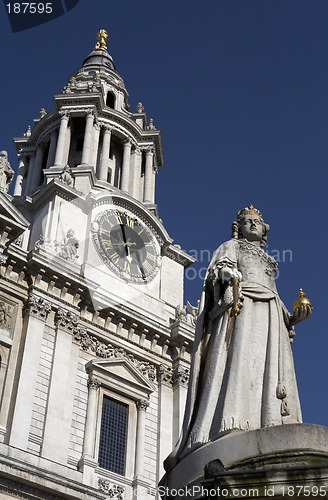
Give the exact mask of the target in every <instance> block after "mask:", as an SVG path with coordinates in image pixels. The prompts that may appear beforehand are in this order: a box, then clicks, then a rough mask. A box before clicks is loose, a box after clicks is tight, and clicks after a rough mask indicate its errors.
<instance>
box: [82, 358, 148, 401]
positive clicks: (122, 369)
mask: <svg viewBox="0 0 328 500" xmlns="http://www.w3.org/2000/svg"><path fill="white" fill-rule="evenodd" d="M86 371H87V373H88V374H89V375H90V376H94V377H95V378H96V379H97V380H98V381H99V382H100V384H101V386H102V387H107V388H109V389H112V390H114V391H115V392H118V393H121V394H122V395H126V394H127V393H128V394H129V395H130V397H132V398H133V399H135V400H137V399H139V398H145V397H148V396H149V395H150V394H151V393H152V392H153V391H154V390H155V387H154V385H153V384H152V383H151V382H150V381H149V380H148V379H147V378H146V377H145V376H144V375H143V374H142V372H141V371H140V370H139V369H138V368H137V367H136V366H135V365H134V364H133V363H132V362H131V361H130V360H128V359H127V358H123V357H121V358H111V359H102V360H91V361H89V362H88V363H87V364H86Z"/></svg>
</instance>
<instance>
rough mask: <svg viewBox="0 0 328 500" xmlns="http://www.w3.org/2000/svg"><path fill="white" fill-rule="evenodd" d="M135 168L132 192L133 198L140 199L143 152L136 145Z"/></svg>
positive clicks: (134, 154)
mask: <svg viewBox="0 0 328 500" xmlns="http://www.w3.org/2000/svg"><path fill="white" fill-rule="evenodd" d="M133 156H134V168H133V185H132V189H131V194H132V196H133V198H136V199H137V200H139V201H142V200H140V180H141V161H142V153H141V150H140V148H138V147H136V148H135V150H134V152H133Z"/></svg>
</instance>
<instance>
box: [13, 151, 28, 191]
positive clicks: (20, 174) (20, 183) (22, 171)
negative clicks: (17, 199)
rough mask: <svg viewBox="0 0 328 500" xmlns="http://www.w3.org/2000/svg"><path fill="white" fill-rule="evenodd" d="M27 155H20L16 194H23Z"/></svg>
mask: <svg viewBox="0 0 328 500" xmlns="http://www.w3.org/2000/svg"><path fill="white" fill-rule="evenodd" d="M25 162H26V157H25V156H24V155H22V154H20V155H19V163H18V172H17V178H16V184H15V189H14V196H21V195H22V188H23V181H24V176H25V172H26V165H25Z"/></svg>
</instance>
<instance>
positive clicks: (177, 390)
mask: <svg viewBox="0 0 328 500" xmlns="http://www.w3.org/2000/svg"><path fill="white" fill-rule="evenodd" d="M188 381H189V370H188V369H186V368H184V367H182V366H180V365H178V366H177V367H176V368H175V369H174V371H173V443H176V442H177V441H178V439H179V435H180V431H181V428H182V422H183V416H184V410H185V406H186V399H187V390H188Z"/></svg>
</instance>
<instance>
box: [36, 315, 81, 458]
mask: <svg viewBox="0 0 328 500" xmlns="http://www.w3.org/2000/svg"><path fill="white" fill-rule="evenodd" d="M55 321H56V337H55V344H54V353H53V362H52V370H51V379H50V381H49V392H48V404H47V413H46V415H45V424H44V431H43V444H42V452H41V455H42V457H44V458H48V459H49V460H52V461H53V462H57V463H67V459H68V453H69V443H70V433H71V427H72V415H73V401H74V391H75V382H76V372H77V366H78V358H79V346H78V345H77V344H75V343H73V342H72V338H73V337H72V333H73V332H74V330H75V329H76V328H77V325H78V317H77V316H76V315H75V314H73V313H71V312H70V311H65V310H64V309H61V308H60V309H58V311H57V313H56V318H55ZM54 429H60V433H56V432H54Z"/></svg>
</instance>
